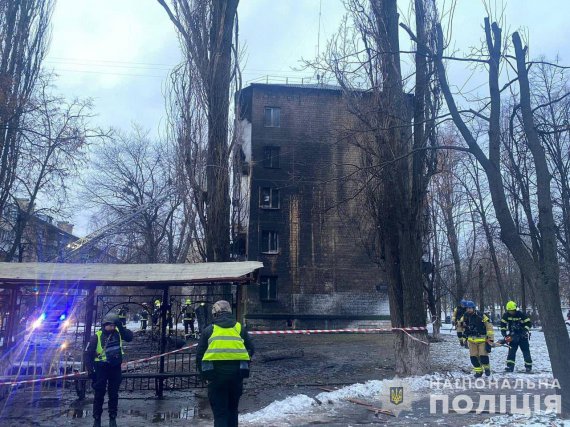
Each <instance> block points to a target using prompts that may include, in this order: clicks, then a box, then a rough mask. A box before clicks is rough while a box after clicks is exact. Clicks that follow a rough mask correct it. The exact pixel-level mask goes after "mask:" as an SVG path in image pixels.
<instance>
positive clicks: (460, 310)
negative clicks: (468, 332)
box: [451, 299, 466, 347]
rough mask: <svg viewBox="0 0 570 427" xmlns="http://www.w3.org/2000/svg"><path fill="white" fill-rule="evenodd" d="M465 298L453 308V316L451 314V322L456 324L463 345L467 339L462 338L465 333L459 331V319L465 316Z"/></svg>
mask: <svg viewBox="0 0 570 427" xmlns="http://www.w3.org/2000/svg"><path fill="white" fill-rule="evenodd" d="M465 302H466V301H465V300H464V299H462V300H461V301H460V302H459V305H458V306H457V307H455V308H454V309H453V316H451V324H452V325H453V326H455V330H456V331H457V338H459V345H460V346H461V347H463V346H464V345H465V341H464V340H462V339H461V336H462V335H463V333H462V332H459V328H458V326H459V320H460V319H461V318H462V317H463V314H464V313H465Z"/></svg>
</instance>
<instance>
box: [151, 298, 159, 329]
mask: <svg viewBox="0 0 570 427" xmlns="http://www.w3.org/2000/svg"><path fill="white" fill-rule="evenodd" d="M159 320H160V300H159V299H157V300H154V310H153V311H152V324H153V326H156V325H158V321H159Z"/></svg>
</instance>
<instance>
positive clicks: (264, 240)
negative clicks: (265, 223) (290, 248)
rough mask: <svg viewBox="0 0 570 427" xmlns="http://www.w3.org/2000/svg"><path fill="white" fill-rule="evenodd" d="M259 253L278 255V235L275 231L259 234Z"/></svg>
mask: <svg viewBox="0 0 570 427" xmlns="http://www.w3.org/2000/svg"><path fill="white" fill-rule="evenodd" d="M261 252H263V253H266V254H277V253H279V233H277V231H262V232H261Z"/></svg>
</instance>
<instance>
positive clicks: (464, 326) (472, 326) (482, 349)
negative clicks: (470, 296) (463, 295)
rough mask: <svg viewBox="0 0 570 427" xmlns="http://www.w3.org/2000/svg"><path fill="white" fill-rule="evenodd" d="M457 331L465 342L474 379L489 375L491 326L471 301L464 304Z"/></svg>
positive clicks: (492, 338) (492, 342)
mask: <svg viewBox="0 0 570 427" xmlns="http://www.w3.org/2000/svg"><path fill="white" fill-rule="evenodd" d="M458 331H459V332H461V334H462V336H461V338H462V339H464V340H466V341H467V344H468V348H469V358H470V360H471V364H472V365H473V372H474V373H475V377H476V378H479V377H481V376H482V375H483V372H485V375H486V376H489V375H491V365H490V362H489V349H490V347H492V346H493V345H494V332H493V325H492V324H491V321H490V320H489V318H488V317H487V315H486V314H485V313H481V312H480V311H478V310H475V303H474V302H473V301H466V302H465V313H464V314H463V316H462V317H461V319H459V327H458Z"/></svg>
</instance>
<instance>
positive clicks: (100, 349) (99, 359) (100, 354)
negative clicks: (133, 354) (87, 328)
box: [95, 331, 125, 362]
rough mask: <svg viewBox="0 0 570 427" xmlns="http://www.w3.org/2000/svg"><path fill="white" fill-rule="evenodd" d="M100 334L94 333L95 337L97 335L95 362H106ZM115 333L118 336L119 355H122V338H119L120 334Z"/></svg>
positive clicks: (99, 332)
mask: <svg viewBox="0 0 570 427" xmlns="http://www.w3.org/2000/svg"><path fill="white" fill-rule="evenodd" d="M102 333H103V331H97V332H95V335H97V349H96V350H95V351H96V353H97V356H96V357H95V362H106V361H107V353H105V350H104V349H103V346H102V345H101V334H102ZM117 333H118V334H119V347H120V348H121V354H122V355H124V354H125V352H124V351H123V337H121V333H120V332H119V331H117Z"/></svg>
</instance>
